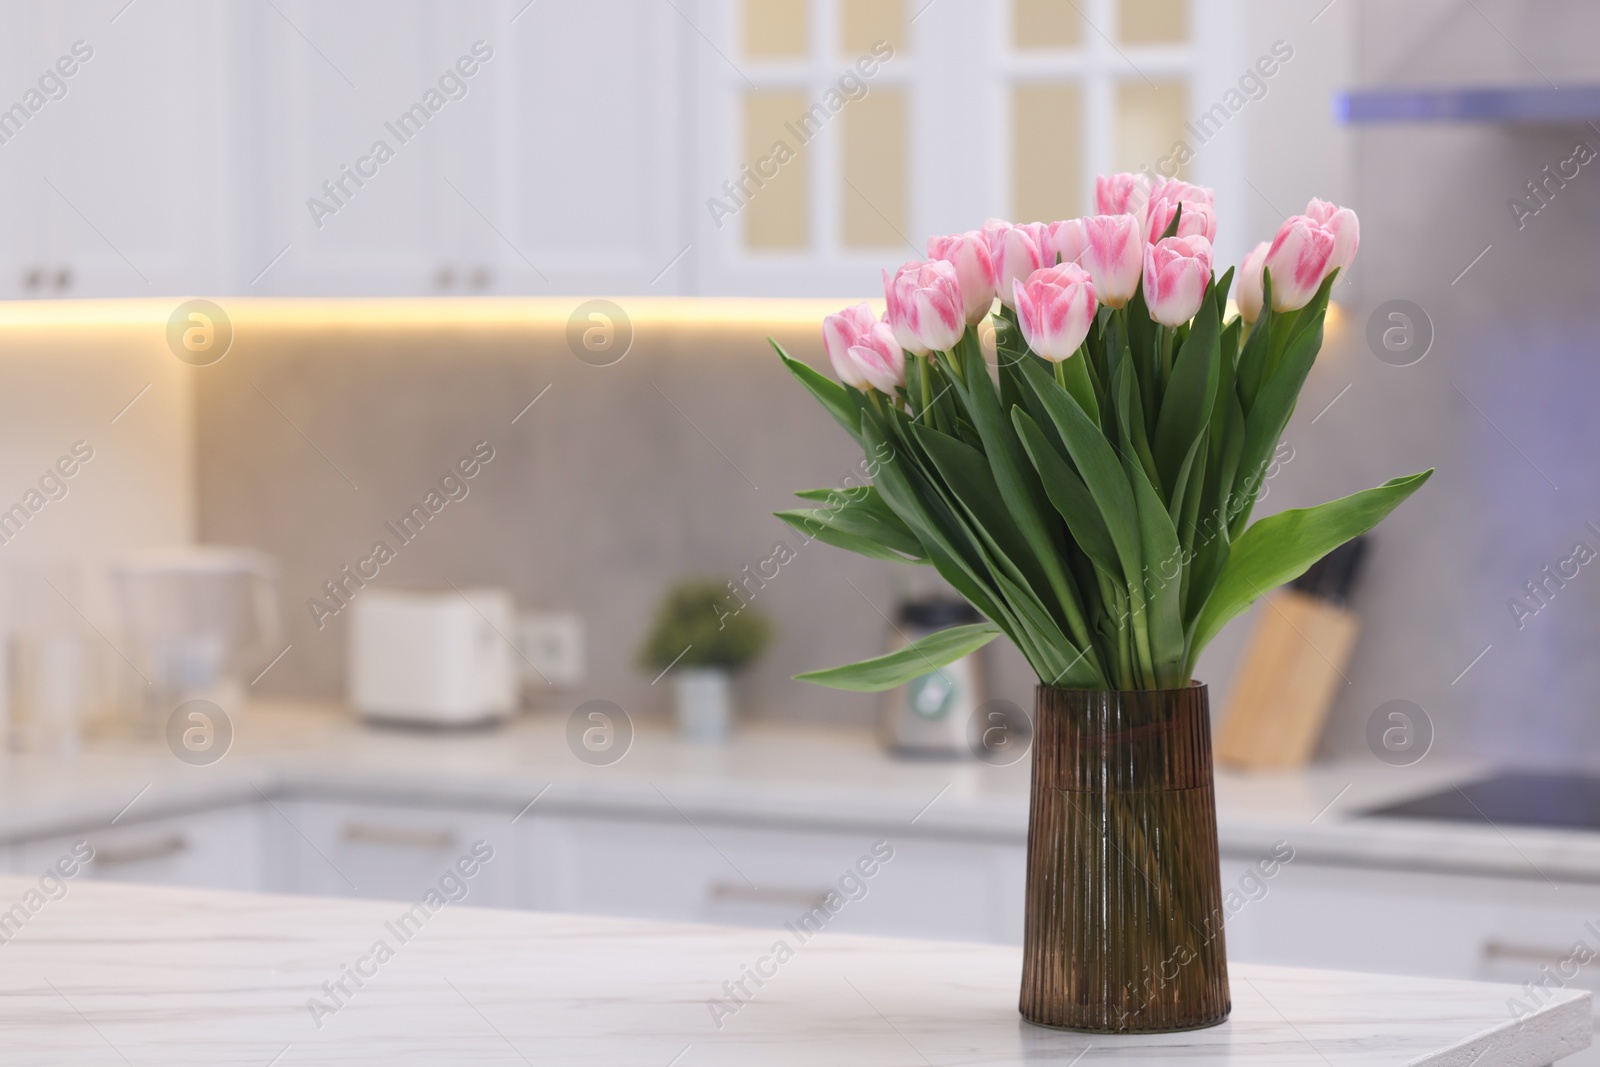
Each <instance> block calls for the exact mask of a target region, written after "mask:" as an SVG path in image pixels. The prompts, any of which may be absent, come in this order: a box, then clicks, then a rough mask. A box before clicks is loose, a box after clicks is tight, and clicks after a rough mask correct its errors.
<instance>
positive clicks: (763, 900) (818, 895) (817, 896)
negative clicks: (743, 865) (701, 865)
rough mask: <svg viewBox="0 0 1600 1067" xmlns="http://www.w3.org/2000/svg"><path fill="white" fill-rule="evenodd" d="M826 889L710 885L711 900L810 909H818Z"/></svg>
mask: <svg viewBox="0 0 1600 1067" xmlns="http://www.w3.org/2000/svg"><path fill="white" fill-rule="evenodd" d="M828 892H829V891H828V890H826V889H758V888H756V887H755V886H748V885H740V884H739V883H738V882H713V883H711V899H712V900H727V901H733V902H735V903H739V904H784V905H788V906H791V907H798V908H805V909H808V910H809V909H811V908H815V907H820V906H821V905H822V902H823V901H824V900H825V899H827V896H828Z"/></svg>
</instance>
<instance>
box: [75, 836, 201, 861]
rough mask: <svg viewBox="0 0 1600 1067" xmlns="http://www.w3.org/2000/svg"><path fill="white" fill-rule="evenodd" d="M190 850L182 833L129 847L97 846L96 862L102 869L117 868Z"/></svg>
mask: <svg viewBox="0 0 1600 1067" xmlns="http://www.w3.org/2000/svg"><path fill="white" fill-rule="evenodd" d="M188 848H189V839H188V838H186V837H184V836H183V835H182V834H180V833H171V834H165V835H163V836H161V837H155V838H151V839H149V840H147V841H136V842H134V843H133V844H128V845H109V846H107V845H100V846H96V848H95V850H94V862H95V863H96V864H97V865H98V866H101V867H116V866H118V865H119V864H123V863H142V862H144V861H145V860H158V859H162V858H163V857H166V856H176V855H177V854H178V853H180V852H185V851H187V850H188Z"/></svg>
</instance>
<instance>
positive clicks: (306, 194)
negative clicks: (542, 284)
mask: <svg viewBox="0 0 1600 1067" xmlns="http://www.w3.org/2000/svg"><path fill="white" fill-rule="evenodd" d="M496 14H497V5H496V4H495V3H492V2H488V0H467V2H461V3H451V4H440V3H436V2H433V0H351V2H347V3H342V4H338V5H328V4H317V3H313V2H311V0H282V2H280V3H278V4H276V5H252V6H251V7H250V8H249V10H248V12H247V13H245V14H243V15H241V23H242V25H243V27H244V32H245V33H247V34H248V35H249V45H248V47H247V48H245V49H244V54H245V55H247V56H248V62H249V63H250V67H251V72H252V77H251V80H250V86H249V90H248V97H247V103H246V105H245V106H246V108H247V111H248V119H249V123H250V127H251V129H252V130H253V131H254V136H252V137H251V138H250V139H249V143H248V144H246V145H243V146H242V147H241V153H242V158H243V161H244V167H243V173H242V174H241V175H240V181H241V183H242V184H243V192H244V202H245V203H246V204H248V205H249V206H250V207H251V208H252V209H253V210H252V211H251V212H250V214H249V217H248V225H249V233H248V237H247V241H246V247H247V249H248V251H247V253H246V255H247V258H248V259H249V260H250V262H251V263H253V264H254V265H255V269H254V271H252V272H251V273H250V274H249V275H248V276H247V277H245V278H244V279H243V281H244V285H243V286H242V288H245V289H247V290H248V291H249V292H251V293H253V294H261V295H273V294H297V295H303V294H315V295H319V296H323V295H354V296H381V295H396V294H410V293H434V292H439V293H458V292H482V291H485V289H486V288H487V285H488V279H487V277H482V276H481V275H482V271H483V269H484V264H483V260H482V256H481V255H479V254H478V252H477V251H476V250H475V249H472V248H469V247H466V246H465V245H464V244H463V243H462V242H463V241H464V240H465V237H464V235H466V234H467V233H468V232H469V227H472V226H480V227H481V226H482V222H481V220H480V219H479V218H478V217H477V215H476V214H474V212H473V211H472V209H471V207H470V206H469V205H468V204H467V203H466V202H464V201H463V200H462V198H461V196H460V195H459V194H458V193H457V192H456V191H454V190H453V189H452V188H451V185H450V182H451V181H455V182H456V183H457V187H459V185H460V181H461V173H462V172H472V171H477V170H480V169H484V168H487V169H489V170H492V169H493V168H494V167H495V166H496V147H495V145H494V144H493V142H492V141H491V140H490V139H489V137H488V136H487V129H488V127H487V126H486V123H487V119H488V116H487V111H486V109H487V108H488V107H489V105H490V102H491V101H490V97H491V93H489V92H487V91H484V89H483V85H484V82H485V79H486V78H487V77H488V76H490V75H491V74H492V73H493V72H494V70H495V67H496V64H501V65H503V64H505V63H506V62H507V60H506V58H505V41H504V39H503V38H504V32H503V29H504V28H503V27H502V26H500V25H498V24H497V19H496V18H495V15H496ZM477 42H482V43H481V44H480V45H478V47H477V50H476V52H475V51H474V45H475V44H476V43H477ZM486 57H487V58H486ZM457 63H462V67H461V68H460V69H459V70H458V69H457V67H456V64H457ZM466 70H470V71H471V72H472V73H470V74H466V73H462V71H466ZM441 80H443V82H441ZM380 144H381V145H382V146H383V147H382V148H381V149H380V148H379V145H380ZM280 254H281V259H280V258H279V256H280ZM274 260H277V262H275V263H274ZM269 264H270V269H268V267H269ZM263 271H264V273H262V272H263ZM258 274H259V275H260V277H259V280H257V278H256V275H258Z"/></svg>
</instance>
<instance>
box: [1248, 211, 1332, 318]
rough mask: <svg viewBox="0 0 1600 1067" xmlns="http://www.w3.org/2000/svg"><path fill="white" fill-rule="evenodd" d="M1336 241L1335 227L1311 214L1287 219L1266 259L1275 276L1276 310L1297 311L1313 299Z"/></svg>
mask: <svg viewBox="0 0 1600 1067" xmlns="http://www.w3.org/2000/svg"><path fill="white" fill-rule="evenodd" d="M1337 243H1338V239H1337V238H1336V237H1335V236H1334V232H1333V231H1332V230H1330V229H1328V228H1327V227H1326V226H1323V225H1321V224H1320V223H1318V222H1317V221H1316V220H1315V219H1313V218H1310V217H1309V216H1306V215H1294V216H1291V217H1290V218H1288V219H1286V220H1285V221H1284V224H1283V225H1282V226H1281V227H1279V229H1278V235H1277V236H1276V237H1274V238H1273V239H1272V246H1271V247H1270V248H1268V249H1267V258H1266V262H1265V265H1266V268H1267V271H1268V273H1270V274H1271V275H1272V310H1273V311H1296V310H1298V309H1300V308H1303V307H1305V306H1306V305H1307V304H1308V303H1310V302H1311V298H1312V297H1313V296H1314V295H1316V292H1317V287H1318V286H1320V285H1321V284H1322V279H1323V278H1325V277H1326V276H1327V274H1328V271H1329V269H1330V268H1331V267H1332V265H1333V250H1334V246H1335V245H1336V244H1337Z"/></svg>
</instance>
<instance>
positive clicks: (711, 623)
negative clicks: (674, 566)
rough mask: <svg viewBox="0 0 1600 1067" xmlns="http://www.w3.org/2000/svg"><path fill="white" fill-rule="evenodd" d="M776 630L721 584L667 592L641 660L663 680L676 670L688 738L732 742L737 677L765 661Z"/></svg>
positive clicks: (697, 583) (699, 583)
mask: <svg viewBox="0 0 1600 1067" xmlns="http://www.w3.org/2000/svg"><path fill="white" fill-rule="evenodd" d="M771 632H772V628H771V626H770V625H769V624H768V622H767V620H766V618H765V617H764V616H762V615H761V614H760V613H759V612H757V611H756V610H755V609H754V608H751V607H750V606H748V605H747V604H745V603H744V602H743V601H740V600H737V599H734V598H732V597H730V596H728V593H727V590H726V588H725V587H724V586H723V585H719V584H718V583H717V582H714V581H705V580H693V581H684V582H680V583H678V584H677V585H675V586H673V587H672V588H671V589H669V590H667V595H666V596H665V597H664V598H663V599H662V601H661V607H660V608H658V609H657V610H656V619H655V625H654V626H652V627H651V630H650V636H649V637H648V638H647V639H646V640H645V643H644V647H643V648H641V649H640V650H639V662H640V665H641V666H642V667H643V668H644V669H645V670H647V671H649V672H650V673H651V674H654V675H656V677H657V679H659V678H660V677H661V676H662V675H665V674H667V673H668V672H669V671H670V672H671V679H672V697H673V707H674V710H675V712H676V715H677V719H678V729H679V731H680V732H681V733H682V734H683V736H684V737H686V738H688V739H689V740H691V741H701V742H708V743H717V742H721V741H725V740H727V737H728V733H729V730H730V728H731V726H732V723H733V698H732V691H731V690H732V686H731V682H732V677H733V674H734V673H735V672H736V671H739V670H742V669H743V668H745V667H748V666H749V665H750V664H751V663H753V662H755V660H756V659H757V658H759V657H760V655H761V653H762V650H764V649H765V648H766V646H767V639H768V638H769V637H770V636H771ZM652 684H653V683H652Z"/></svg>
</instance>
